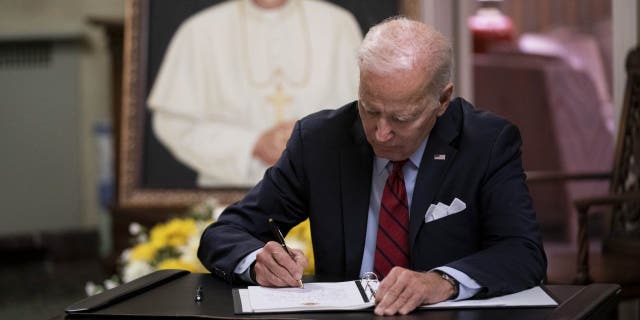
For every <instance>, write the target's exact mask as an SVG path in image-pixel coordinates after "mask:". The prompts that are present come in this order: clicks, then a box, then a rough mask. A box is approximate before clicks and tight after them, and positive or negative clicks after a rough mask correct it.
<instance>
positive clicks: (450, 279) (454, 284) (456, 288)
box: [433, 270, 460, 299]
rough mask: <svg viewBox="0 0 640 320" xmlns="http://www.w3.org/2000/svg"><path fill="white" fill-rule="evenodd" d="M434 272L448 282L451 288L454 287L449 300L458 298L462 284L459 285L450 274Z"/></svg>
mask: <svg viewBox="0 0 640 320" xmlns="http://www.w3.org/2000/svg"><path fill="white" fill-rule="evenodd" d="M433 271H434V272H435V273H437V274H439V275H440V277H441V278H442V279H444V280H446V281H447V282H449V283H450V284H451V286H452V287H453V293H452V294H451V296H450V297H449V299H455V298H457V297H458V294H459V292H460V283H458V280H456V279H455V278H454V277H452V276H450V275H449V274H448V273H446V272H444V271H440V270H433Z"/></svg>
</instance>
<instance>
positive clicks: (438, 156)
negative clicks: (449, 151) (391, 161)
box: [433, 153, 447, 160]
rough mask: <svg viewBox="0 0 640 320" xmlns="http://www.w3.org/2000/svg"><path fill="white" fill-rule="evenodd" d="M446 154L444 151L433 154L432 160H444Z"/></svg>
mask: <svg viewBox="0 0 640 320" xmlns="http://www.w3.org/2000/svg"><path fill="white" fill-rule="evenodd" d="M445 159H447V156H446V155H445V154H444V153H439V154H436V155H434V156H433V160H445Z"/></svg>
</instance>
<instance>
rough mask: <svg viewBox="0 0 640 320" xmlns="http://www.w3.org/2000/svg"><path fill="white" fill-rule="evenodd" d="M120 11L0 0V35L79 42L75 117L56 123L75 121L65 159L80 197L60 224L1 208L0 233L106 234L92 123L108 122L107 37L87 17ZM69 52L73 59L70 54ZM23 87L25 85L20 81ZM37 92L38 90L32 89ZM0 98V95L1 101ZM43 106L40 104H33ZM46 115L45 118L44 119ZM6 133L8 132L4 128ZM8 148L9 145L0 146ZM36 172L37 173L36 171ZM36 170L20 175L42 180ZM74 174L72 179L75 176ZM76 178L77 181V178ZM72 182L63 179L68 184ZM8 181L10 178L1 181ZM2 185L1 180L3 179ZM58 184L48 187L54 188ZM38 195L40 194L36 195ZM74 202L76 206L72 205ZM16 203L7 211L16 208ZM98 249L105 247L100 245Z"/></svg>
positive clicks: (101, 3) (45, 215) (28, 113)
mask: <svg viewBox="0 0 640 320" xmlns="http://www.w3.org/2000/svg"><path fill="white" fill-rule="evenodd" d="M123 17H124V0H107V1H105V0H0V39H2V40H4V41H6V40H7V39H16V40H25V39H29V38H33V37H38V38H41V39H56V38H73V39H74V40H73V41H77V42H78V43H79V45H77V46H74V47H73V50H74V51H75V52H73V53H72V55H73V56H74V57H75V58H77V61H76V62H74V63H73V65H74V66H77V67H74V68H75V69H74V70H77V71H76V72H77V74H76V76H75V78H77V79H79V80H78V84H79V85H78V87H77V89H75V92H77V97H75V98H74V99H73V101H75V103H76V104H77V105H75V106H70V108H72V109H73V110H76V112H75V114H74V119H68V120H65V121H72V122H67V123H64V122H63V123H57V124H54V125H58V126H61V127H65V126H75V128H77V129H76V130H75V136H74V137H69V139H70V140H71V141H72V143H74V144H76V146H75V148H76V149H77V150H78V152H77V154H75V155H70V156H73V157H75V159H69V160H70V161H73V162H74V163H76V162H77V163H78V164H79V167H80V168H78V170H77V172H78V176H77V177H70V180H68V181H71V182H73V184H74V186H78V185H79V186H80V187H79V188H77V189H79V190H77V192H78V193H79V197H77V198H78V199H79V200H78V201H79V202H80V203H75V204H67V205H68V207H69V208H71V209H70V210H76V211H79V212H77V213H72V215H70V217H73V221H72V222H69V223H66V224H60V223H55V222H56V221H57V220H59V218H60V217H57V216H56V215H52V214H51V213H50V212H47V210H46V208H45V209H44V210H42V211H41V212H37V213H34V212H30V213H29V215H23V216H20V215H15V214H13V215H12V214H11V213H8V212H0V221H2V224H3V227H2V228H1V229H0V236H2V235H3V234H14V233H31V232H38V231H50V230H51V229H54V230H55V229H73V228H94V227H97V228H99V229H102V230H104V231H105V232H103V235H107V234H108V232H106V229H108V224H109V216H108V214H106V212H105V210H104V209H102V208H101V207H100V206H99V204H98V195H97V191H96V189H97V163H98V159H97V146H96V143H95V142H96V141H95V136H94V130H93V127H94V125H95V124H96V123H97V122H110V121H111V115H110V106H111V96H110V92H111V87H110V86H111V74H110V57H109V52H108V47H107V39H106V35H105V33H104V32H103V30H102V29H101V28H100V27H98V26H96V25H93V24H91V23H89V22H88V19H90V18H107V19H120V20H122V19H123ZM75 58H74V59H75ZM23 89H24V90H29V89H30V88H28V87H24V88H23ZM36 94H37V93H36ZM2 100H3V98H2V97H0V103H2V102H3V101H2ZM37 107H40V108H46V106H45V105H42V106H37ZM24 112H25V114H24V116H25V117H37V116H38V112H37V110H36V111H34V110H25V111H24ZM44 120H46V119H44ZM8 134H11V132H9V133H8ZM3 152H12V150H3ZM42 157H43V158H40V159H24V161H27V162H28V161H31V162H34V166H35V165H36V163H37V162H38V161H45V159H46V154H43V155H42ZM40 174H41V173H40ZM40 174H39V173H35V172H34V173H33V175H32V176H28V175H27V176H24V177H22V179H24V180H25V181H28V182H29V183H32V184H37V183H39V182H41V181H42V178H43V177H42V176H41V175H40ZM74 179H76V180H75V182H74ZM78 180H79V181H78ZM71 182H67V183H69V184H72V183H71ZM0 183H3V184H6V185H8V186H9V187H10V185H11V184H12V183H15V181H13V182H12V181H5V182H0ZM3 186H4V185H3ZM65 187H69V186H67V185H65V182H64V181H61V182H60V185H57V188H59V189H58V190H64V188H65ZM58 190H55V189H52V190H51V192H52V193H54V192H56V191H58ZM16 194H17V195H18V196H19V197H24V198H21V199H17V201H16V203H20V202H22V203H28V202H29V201H38V199H37V198H38V195H37V194H28V193H25V194H24V195H22V194H19V193H16ZM41 196H43V195H41ZM73 208H76V209H73ZM19 209H20V208H16V210H11V211H14V212H15V211H19ZM103 250H106V249H104V248H103Z"/></svg>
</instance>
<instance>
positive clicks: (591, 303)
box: [52, 274, 620, 320]
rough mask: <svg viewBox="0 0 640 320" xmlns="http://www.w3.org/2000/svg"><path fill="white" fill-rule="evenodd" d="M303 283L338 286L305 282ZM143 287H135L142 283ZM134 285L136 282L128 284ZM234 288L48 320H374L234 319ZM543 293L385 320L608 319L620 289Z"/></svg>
mask: <svg viewBox="0 0 640 320" xmlns="http://www.w3.org/2000/svg"><path fill="white" fill-rule="evenodd" d="M305 281H307V282H311V281H339V280H337V279H321V278H317V277H315V278H306V279H305ZM141 282H143V281H138V282H137V283H138V284H139V283H141ZM131 284H133V285H134V286H135V285H136V281H134V282H132V283H130V284H127V285H129V286H131ZM199 286H201V287H202V288H203V301H202V302H201V303H197V302H195V301H194V295H195V292H196V288H198V287H199ZM234 287H238V286H233V285H231V284H229V283H226V282H224V281H223V280H221V279H219V278H216V277H214V276H212V275H210V274H186V275H180V276H177V277H174V278H172V279H171V280H167V281H165V282H164V283H162V284H160V285H156V286H152V287H151V288H149V287H146V288H145V289H144V290H140V291H139V292H137V293H135V294H132V295H131V296H130V297H127V298H126V299H124V300H122V301H119V302H117V303H113V304H111V305H109V306H106V307H103V308H101V309H98V310H95V311H93V312H85V313H78V314H61V315H58V316H56V317H54V318H52V319H58V320H59V319H105V317H107V318H110V316H109V315H113V316H114V318H117V319H140V318H145V319H149V318H207V319H239V318H241V319H254V318H257V319H376V318H383V317H376V316H375V315H374V314H373V313H372V311H371V310H364V311H354V312H351V311H349V312H343V311H341V312H307V313H284V314H256V315H236V314H234V313H233V298H232V295H231V289H232V288H234ZM545 289H546V290H547V292H548V293H549V294H550V295H551V296H552V297H553V298H554V299H556V301H558V303H559V306H558V307H556V308H491V309H448V310H416V311H414V312H413V313H411V314H409V315H406V316H396V317H384V319H396V318H402V319H473V320H480V319H492V320H495V319H517V320H527V319H609V318H610V316H611V315H612V314H615V313H614V312H615V309H616V307H617V301H618V294H619V292H620V287H619V286H618V285H615V284H594V285H590V286H570V285H549V286H546V287H545Z"/></svg>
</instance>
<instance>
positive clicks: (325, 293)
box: [248, 281, 363, 310]
mask: <svg viewBox="0 0 640 320" xmlns="http://www.w3.org/2000/svg"><path fill="white" fill-rule="evenodd" d="M248 289H249V299H250V300H251V306H252V307H253V309H254V310H270V309H286V308H293V307H302V306H305V307H309V308H310V309H315V308H318V309H323V308H343V307H350V306H362V305H363V300H362V296H361V295H360V292H359V291H358V289H357V287H356V285H355V283H354V282H353V281H349V282H338V283H307V284H305V286H304V289H300V288H264V287H257V286H251V287H249V288H248Z"/></svg>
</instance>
